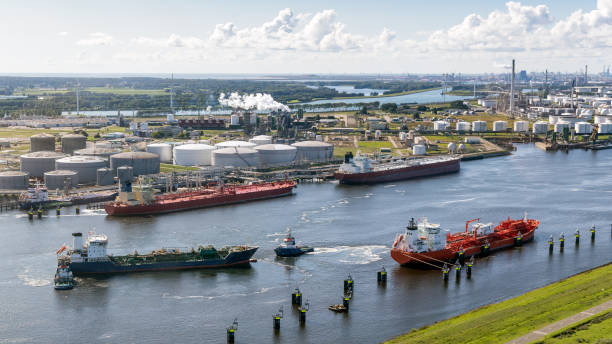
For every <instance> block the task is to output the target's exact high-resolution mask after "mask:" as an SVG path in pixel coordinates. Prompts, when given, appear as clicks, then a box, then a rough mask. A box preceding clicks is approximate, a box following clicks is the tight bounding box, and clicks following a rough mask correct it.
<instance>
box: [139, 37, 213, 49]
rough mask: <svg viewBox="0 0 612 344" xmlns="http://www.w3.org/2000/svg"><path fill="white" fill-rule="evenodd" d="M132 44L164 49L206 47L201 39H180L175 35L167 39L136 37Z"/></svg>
mask: <svg viewBox="0 0 612 344" xmlns="http://www.w3.org/2000/svg"><path fill="white" fill-rule="evenodd" d="M132 42H133V43H135V44H139V45H145V46H151V47H166V48H189V49H196V48H203V47H205V46H206V44H205V42H204V41H203V40H202V39H199V38H197V37H193V36H189V37H182V36H179V35H177V34H171V35H170V36H168V37H167V38H150V37H138V38H135V39H133V40H132Z"/></svg>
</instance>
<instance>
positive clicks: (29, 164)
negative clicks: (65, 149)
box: [19, 151, 66, 178]
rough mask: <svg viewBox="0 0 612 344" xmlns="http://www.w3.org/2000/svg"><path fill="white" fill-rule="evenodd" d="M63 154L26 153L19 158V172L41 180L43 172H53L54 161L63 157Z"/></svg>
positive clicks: (45, 152)
mask: <svg viewBox="0 0 612 344" xmlns="http://www.w3.org/2000/svg"><path fill="white" fill-rule="evenodd" d="M65 156H66V155H65V154H62V153H56V152H47V151H39V152H32V153H27V154H24V155H22V156H20V157H19V160H20V162H21V171H22V172H28V173H29V174H30V176H32V177H36V178H42V177H43V176H44V174H45V172H48V171H53V170H55V161H56V160H57V159H61V158H63V157H65Z"/></svg>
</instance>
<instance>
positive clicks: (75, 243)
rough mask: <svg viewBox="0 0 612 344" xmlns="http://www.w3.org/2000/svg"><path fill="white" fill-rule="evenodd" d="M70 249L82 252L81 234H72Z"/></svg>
mask: <svg viewBox="0 0 612 344" xmlns="http://www.w3.org/2000/svg"><path fill="white" fill-rule="evenodd" d="M72 249H73V250H75V251H79V252H80V251H82V250H83V233H72Z"/></svg>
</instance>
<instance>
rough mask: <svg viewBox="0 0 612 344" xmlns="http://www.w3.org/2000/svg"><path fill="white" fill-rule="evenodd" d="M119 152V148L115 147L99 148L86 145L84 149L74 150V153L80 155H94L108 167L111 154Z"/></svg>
mask: <svg viewBox="0 0 612 344" xmlns="http://www.w3.org/2000/svg"><path fill="white" fill-rule="evenodd" d="M118 153H121V150H120V149H115V148H99V147H98V146H94V147H88V148H85V149H79V150H75V151H74V155H80V156H95V157H98V158H100V159H102V160H104V163H106V167H110V157H111V155H115V154H118Z"/></svg>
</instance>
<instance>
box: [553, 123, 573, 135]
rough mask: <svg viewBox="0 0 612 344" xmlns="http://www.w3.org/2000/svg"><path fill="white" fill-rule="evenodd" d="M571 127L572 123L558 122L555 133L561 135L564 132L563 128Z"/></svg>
mask: <svg viewBox="0 0 612 344" xmlns="http://www.w3.org/2000/svg"><path fill="white" fill-rule="evenodd" d="M569 127H570V123H569V122H566V121H558V122H557V123H555V133H561V132H563V128H568V129H569Z"/></svg>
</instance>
